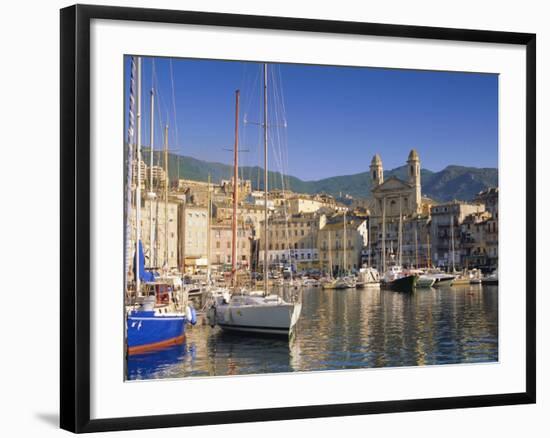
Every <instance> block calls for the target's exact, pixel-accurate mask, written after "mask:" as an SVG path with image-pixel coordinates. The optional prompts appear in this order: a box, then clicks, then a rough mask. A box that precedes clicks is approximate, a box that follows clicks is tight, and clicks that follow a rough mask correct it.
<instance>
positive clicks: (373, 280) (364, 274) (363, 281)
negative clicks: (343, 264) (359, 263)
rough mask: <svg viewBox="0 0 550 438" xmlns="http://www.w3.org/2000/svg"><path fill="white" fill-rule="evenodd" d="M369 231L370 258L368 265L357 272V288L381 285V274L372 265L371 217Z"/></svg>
mask: <svg viewBox="0 0 550 438" xmlns="http://www.w3.org/2000/svg"><path fill="white" fill-rule="evenodd" d="M367 233H368V235H367V239H368V254H369V260H368V264H367V266H363V267H362V268H361V269H359V273H358V274H357V281H356V286H357V288H365V287H380V274H379V273H378V271H377V270H376V269H375V268H373V267H372V266H371V243H370V241H371V232H370V218H369V223H368V231H367Z"/></svg>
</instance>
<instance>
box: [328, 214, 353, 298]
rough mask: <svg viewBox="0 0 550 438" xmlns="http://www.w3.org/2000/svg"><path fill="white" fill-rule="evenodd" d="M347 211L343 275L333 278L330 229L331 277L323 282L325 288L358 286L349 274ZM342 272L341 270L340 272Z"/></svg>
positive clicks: (351, 287)
mask: <svg viewBox="0 0 550 438" xmlns="http://www.w3.org/2000/svg"><path fill="white" fill-rule="evenodd" d="M346 222H347V220H346V213H345V212H344V257H343V258H344V263H343V265H344V269H343V270H342V271H343V275H338V277H336V278H332V257H331V253H330V252H331V248H330V245H331V243H330V231H329V258H330V260H331V261H330V278H329V279H328V280H327V281H326V282H325V283H324V284H323V288H324V289H354V288H355V287H356V279H355V277H353V276H351V275H347V272H346V269H347V260H346V259H347V254H346V253H347V246H346V241H347V235H346ZM338 274H340V272H339V273H338Z"/></svg>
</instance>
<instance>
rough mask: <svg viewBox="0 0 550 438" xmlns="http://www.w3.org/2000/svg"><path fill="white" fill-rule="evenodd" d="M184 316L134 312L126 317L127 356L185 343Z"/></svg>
mask: <svg viewBox="0 0 550 438" xmlns="http://www.w3.org/2000/svg"><path fill="white" fill-rule="evenodd" d="M185 322H186V318H185V316H184V315H166V316H165V315H156V314H155V312H153V311H135V312H131V313H130V314H129V315H128V317H127V323H126V324H127V325H126V331H127V347H128V354H139V353H145V352H148V351H153V350H158V349H161V348H166V347H170V346H172V345H178V344H182V343H183V342H185Z"/></svg>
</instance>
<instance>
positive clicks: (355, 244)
mask: <svg viewBox="0 0 550 438" xmlns="http://www.w3.org/2000/svg"><path fill="white" fill-rule="evenodd" d="M344 218H345V220H344ZM367 244H368V227H367V219H366V218H363V217H355V216H350V215H344V214H343V213H339V214H336V215H334V216H332V217H330V218H327V219H326V221H325V223H324V224H322V226H321V227H320V229H319V235H318V239H317V246H318V248H319V257H320V266H321V269H322V270H323V271H324V272H329V271H330V264H331V263H332V270H333V273H334V274H336V275H337V274H339V273H343V272H352V271H356V270H358V269H359V268H360V267H361V262H362V253H363V249H364V248H365V247H366V246H367Z"/></svg>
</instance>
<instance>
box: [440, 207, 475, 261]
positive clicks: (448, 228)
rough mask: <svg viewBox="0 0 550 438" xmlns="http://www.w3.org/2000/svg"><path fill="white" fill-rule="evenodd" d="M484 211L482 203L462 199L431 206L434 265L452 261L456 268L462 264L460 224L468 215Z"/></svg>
mask: <svg viewBox="0 0 550 438" xmlns="http://www.w3.org/2000/svg"><path fill="white" fill-rule="evenodd" d="M484 211H485V205H483V204H474V203H467V202H462V201H452V202H447V203H444V204H438V205H435V206H433V207H432V208H431V211H430V213H431V230H430V233H431V234H430V235H431V242H432V263H433V264H434V265H435V266H445V267H450V266H451V265H452V264H453V263H454V265H455V268H456V269H459V268H460V267H463V266H464V264H465V261H466V260H465V259H464V257H463V256H464V254H463V251H462V248H461V246H460V241H461V234H460V232H461V228H462V224H463V222H464V220H465V219H466V217H468V216H469V215H472V214H479V213H482V212H484ZM452 239H454V242H453V240H452ZM453 246H454V251H453Z"/></svg>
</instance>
